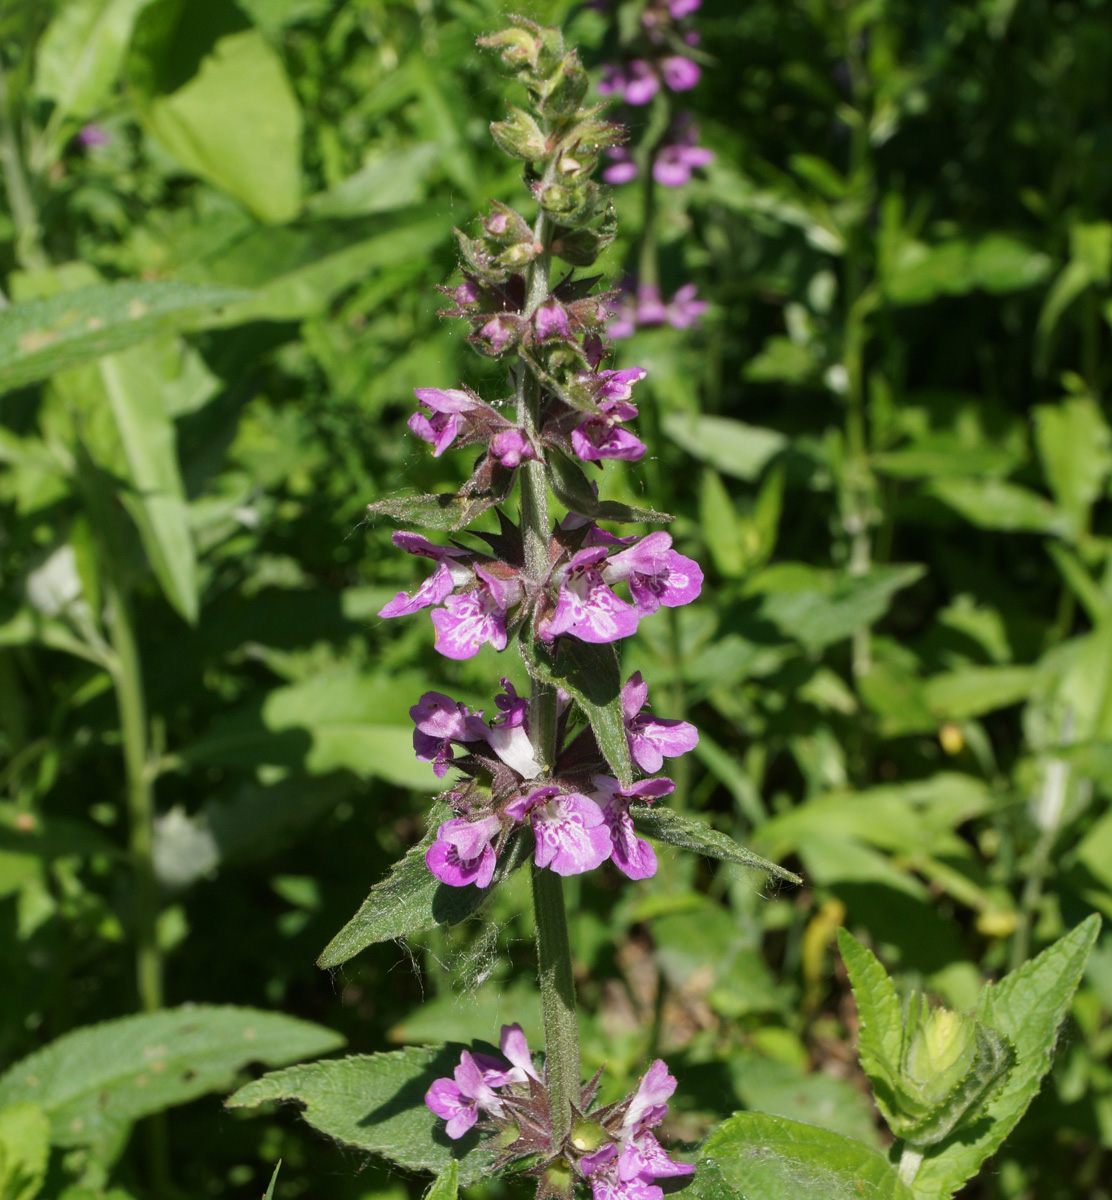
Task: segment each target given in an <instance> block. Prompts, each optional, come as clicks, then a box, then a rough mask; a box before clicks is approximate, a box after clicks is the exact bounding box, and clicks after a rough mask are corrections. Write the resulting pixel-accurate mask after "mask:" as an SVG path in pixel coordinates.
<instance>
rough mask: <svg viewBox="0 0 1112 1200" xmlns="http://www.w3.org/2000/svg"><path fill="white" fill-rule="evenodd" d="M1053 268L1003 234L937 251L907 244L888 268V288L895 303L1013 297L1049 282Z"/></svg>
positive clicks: (959, 241) (885, 282) (885, 283)
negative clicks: (973, 295) (971, 295)
mask: <svg viewBox="0 0 1112 1200" xmlns="http://www.w3.org/2000/svg"><path fill="white" fill-rule="evenodd" d="M1052 265H1053V264H1052V263H1051V260H1050V259H1049V258H1048V257H1047V256H1046V255H1045V254H1042V253H1040V252H1038V251H1035V250H1032V249H1030V247H1028V246H1026V245H1024V244H1023V243H1022V242H1020V241H1018V240H1016V239H1015V238H1011V237H1008V236H1006V235H1003V234H991V235H989V236H988V237H986V238H983V239H981V240H980V241H977V242H970V241H966V240H963V239H955V240H953V241H950V242H943V243H942V244H940V245H937V246H930V245H927V244H926V243H925V242H918V241H914V240H911V239H908V240H906V241H904V242H903V243H902V244H901V245H900V246H899V248H898V250H897V252H896V253H895V254H894V255H893V256H892V257H891V259H890V260H889V261H888V262H887V263H885V264H884V273H883V287H884V292H885V295H886V296H887V297H888V299H889V300H890V301H891V302H892V303H893V304H925V303H927V302H928V301H930V300H934V299H935V298H936V297H938V296H963V295H965V294H966V293H968V292H972V291H976V290H978V289H980V290H983V291H986V292H1012V291H1018V290H1020V289H1022V288H1028V287H1032V286H1033V285H1034V284H1036V283H1041V282H1042V280H1044V279H1045V278H1046V276H1047V275H1048V274H1049V272H1050V270H1051V267H1052Z"/></svg>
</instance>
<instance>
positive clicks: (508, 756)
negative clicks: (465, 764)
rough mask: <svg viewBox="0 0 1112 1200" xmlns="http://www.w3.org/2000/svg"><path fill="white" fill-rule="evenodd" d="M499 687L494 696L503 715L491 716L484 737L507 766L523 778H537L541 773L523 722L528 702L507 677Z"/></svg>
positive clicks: (526, 714) (527, 711)
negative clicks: (500, 690) (503, 690)
mask: <svg viewBox="0 0 1112 1200" xmlns="http://www.w3.org/2000/svg"><path fill="white" fill-rule="evenodd" d="M502 686H503V687H504V688H505V689H506V690H505V692H504V693H503V694H502V695H501V696H496V697H495V699H494V703H495V705H496V706H497V707H498V708H499V709H500V710H501V712H502V715H501V717H495V718H493V719H492V720H491V722H490V724H489V725H487V726H486V727H485V728H486V740H487V742H488V743H489V744H490V748H491V749H492V750H493V751H494V753H495V754H497V755H498V757H499V758H500V759H501V760H502V761H503V762H504V763H505V764H506V766H508V767H512V768H513V770H515V771H516V772H517V773H518V774H519V775H520V776H521V777H522V778H523V779H536V777H537V776H538V775H539V774H540V773H541V764H540V763H539V762H537V759H536V755H535V752H534V750H533V743H532V741H531V740H530V738H529V730H528V727H527V726H526V724H525V720H526V717H527V716H528V713H529V701H528V700H526V699H525V697H524V696H519V695H518V694H517V690H516V688H515V687H514V685H513V684H512V683H511V682H510V681H509V680H508V679H503V680H502Z"/></svg>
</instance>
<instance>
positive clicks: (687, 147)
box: [653, 116, 714, 187]
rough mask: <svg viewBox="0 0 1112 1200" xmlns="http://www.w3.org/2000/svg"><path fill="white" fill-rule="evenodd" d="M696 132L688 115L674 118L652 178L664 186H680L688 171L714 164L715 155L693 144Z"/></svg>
mask: <svg viewBox="0 0 1112 1200" xmlns="http://www.w3.org/2000/svg"><path fill="white" fill-rule="evenodd" d="M698 136H699V132H698V130H697V129H696V128H695V125H694V124H693V123H692V121H691V118H690V116H681V117H679V118H677V120H676V121H675V123H674V124H673V126H672V130H671V132H670V133H669V135H668V138H667V139H666V141H665V144H664V145H663V146H662V147H661V148H660V150H659V151H658V152H657V155H656V158H655V159H654V160H653V178H654V179H655V180H656V181H657V183H659V184H661V185H662V186H664V187H683V185H684V184H685V183H687V182H688V180H689V179H690V178H691V172H692V171H694V170H696V169H697V168H699V167H705V166H707V164H708V163H711V162H713V161H714V154H713V153H712V152H711V151H710V150H707V149H705V148H704V147H703V146H697V145H696V144H695V142H696V140H697V138H698Z"/></svg>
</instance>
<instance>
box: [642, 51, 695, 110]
mask: <svg viewBox="0 0 1112 1200" xmlns="http://www.w3.org/2000/svg"><path fill="white" fill-rule="evenodd" d="M660 73H661V74H662V75H663V76H664V82H665V83H666V84H667V85H668V86H669V87H670V88H671V89H672V91H673V92H688V91H690V90H691V89H692V88H693V87H694V86H695V85H696V84H697V83H698V82H699V77H700V76H701V75H702V73H703V72H702V68H701V67H700V66H699V64H698V63H696V62H692V60H691V59H690V58H688V57H687V56H686V55H684V54H671V55H669V56H668V57H667V58H662V59H661V60H660ZM626 98H627V99H628V95H627V97H626ZM631 103H632V102H631Z"/></svg>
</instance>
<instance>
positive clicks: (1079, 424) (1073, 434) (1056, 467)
mask: <svg viewBox="0 0 1112 1200" xmlns="http://www.w3.org/2000/svg"><path fill="white" fill-rule="evenodd" d="M1034 411H1035V444H1036V445H1037V446H1038V449H1039V457H1040V458H1041V459H1042V464H1043V470H1044V471H1045V472H1046V478H1047V482H1048V483H1049V484H1050V490H1051V491H1052V492H1053V493H1054V497H1055V499H1056V500H1057V501H1058V504H1059V505H1060V506H1061V507H1062V508H1063V509H1064V510H1065V511H1066V512H1068V513H1069V514H1070V516H1071V517H1073V519H1074V521H1075V522H1076V524H1077V526H1078V528H1079V529H1080V528H1084V527H1085V526H1086V525H1087V524H1088V520H1089V510H1090V509H1091V508H1092V506H1093V505H1094V504H1095V503H1096V501H1097V500H1098V498H1099V497H1100V495H1101V493H1102V492H1103V490H1104V481H1105V480H1106V479H1107V478H1108V473H1109V471H1110V470H1112V430H1110V429H1109V428H1108V422H1107V421H1105V419H1104V415H1103V414H1102V413H1101V411H1100V406H1099V405H1098V404H1097V403H1096V401H1095V400H1093V399H1092V397H1091V396H1075V397H1073V398H1072V399H1069V400H1063V401H1062V403H1061V404H1042V405H1039V406H1038V407H1037V408H1036V409H1035V410H1034Z"/></svg>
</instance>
